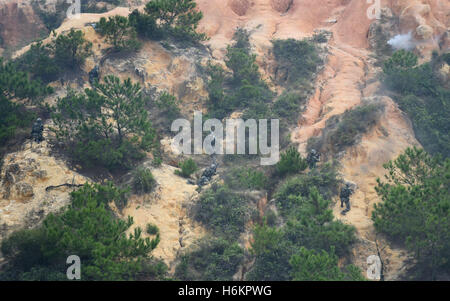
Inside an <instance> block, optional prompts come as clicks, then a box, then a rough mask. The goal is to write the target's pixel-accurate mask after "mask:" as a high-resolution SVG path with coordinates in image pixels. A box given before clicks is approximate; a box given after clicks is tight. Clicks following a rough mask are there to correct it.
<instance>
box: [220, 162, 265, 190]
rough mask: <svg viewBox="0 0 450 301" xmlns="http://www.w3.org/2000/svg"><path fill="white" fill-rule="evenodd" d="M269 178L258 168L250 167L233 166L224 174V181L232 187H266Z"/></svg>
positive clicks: (260, 188)
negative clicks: (228, 172)
mask: <svg viewBox="0 0 450 301" xmlns="http://www.w3.org/2000/svg"><path fill="white" fill-rule="evenodd" d="M268 182H269V179H268V178H267V176H266V175H265V174H264V173H263V172H261V171H258V170H254V169H252V168H243V167H242V168H234V169H232V170H231V172H230V174H228V175H226V176H225V183H226V184H227V185H228V186H229V187H230V188H232V189H258V190H262V189H264V188H266V186H267V184H268Z"/></svg>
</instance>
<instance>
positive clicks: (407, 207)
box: [372, 148, 450, 280]
mask: <svg viewBox="0 0 450 301" xmlns="http://www.w3.org/2000/svg"><path fill="white" fill-rule="evenodd" d="M384 168H385V169H386V177H385V181H381V180H380V179H378V180H377V186H376V187H375V190H376V191H377V194H378V195H379V196H380V197H381V199H382V200H383V202H381V203H379V204H376V205H375V206H374V208H375V209H374V211H373V213H372V220H373V221H374V225H375V228H376V229H377V231H380V232H382V233H385V234H387V235H388V237H389V238H391V239H393V240H394V241H396V242H401V243H402V244H404V245H405V246H406V248H407V249H408V250H409V251H410V252H411V253H412V254H414V258H415V260H416V262H417V269H418V272H419V274H418V275H415V276H416V277H417V279H421V280H423V279H427V280H436V279H437V277H438V275H439V272H440V271H442V272H444V274H445V273H446V271H448V269H449V268H450V262H449V260H448V259H449V258H450V257H449V256H450V252H449V250H450V245H449V244H450V219H449V216H450V215H449V211H450V197H449V195H450V194H449V190H450V182H449V179H450V159H449V158H447V159H445V160H443V159H442V158H441V157H439V156H436V157H432V156H430V155H429V154H427V153H426V152H425V151H424V150H421V149H417V148H413V149H411V148H408V149H407V150H406V151H405V152H404V153H403V154H401V155H400V156H399V157H398V158H397V159H395V160H394V161H389V162H388V163H387V164H385V165H384ZM413 277H414V276H413Z"/></svg>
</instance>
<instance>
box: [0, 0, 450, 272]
mask: <svg viewBox="0 0 450 301" xmlns="http://www.w3.org/2000/svg"><path fill="white" fill-rule="evenodd" d="M196 2H197V4H198V8H199V9H200V10H201V11H202V12H203V19H202V20H201V22H200V24H199V28H198V30H199V31H200V32H204V33H206V35H207V36H208V37H209V40H207V41H204V42H202V45H199V46H193V47H187V48H183V47H181V46H180V45H178V44H177V43H174V42H172V41H164V42H161V41H144V42H143V44H142V47H141V48H140V49H139V50H138V51H137V52H136V53H134V54H132V55H126V56H105V51H106V49H107V48H108V47H109V46H110V45H108V44H107V43H105V41H104V40H103V39H102V37H101V36H100V35H99V34H98V32H96V31H95V29H94V28H93V27H92V26H91V25H90V24H91V23H94V22H98V21H99V20H100V18H101V17H108V16H114V15H122V16H127V15H128V14H129V13H130V12H131V11H132V10H133V9H134V8H139V9H142V4H143V3H140V1H139V2H138V1H128V2H127V3H128V7H114V6H113V5H112V4H108V3H104V4H97V7H98V8H99V10H98V12H95V13H83V14H82V15H81V18H79V19H70V20H68V19H66V20H64V21H63V22H62V24H61V25H58V27H57V28H55V32H56V33H58V34H60V33H65V32H67V31H68V30H70V29H71V28H75V29H80V30H82V31H83V32H84V34H85V37H86V39H87V40H88V41H90V42H92V45H93V47H92V49H93V55H92V56H90V57H88V58H87V60H86V64H85V65H84V66H83V68H82V71H81V72H80V73H79V74H77V75H76V76H75V77H73V76H72V77H67V78H65V83H64V85H62V83H61V82H60V81H55V82H53V83H51V84H50V85H51V86H52V87H54V90H55V93H54V94H52V95H50V96H49V97H47V98H46V99H45V103H48V104H50V105H52V104H54V103H55V101H56V100H57V97H62V96H63V95H65V93H66V89H67V87H71V88H72V89H74V90H76V91H82V90H83V89H84V88H88V87H90V85H89V81H88V80H89V75H88V74H89V72H90V71H91V70H92V69H93V68H94V67H95V66H100V73H101V75H108V74H114V75H116V76H118V77H119V78H121V79H126V78H131V79H132V80H133V81H134V82H139V83H140V84H141V86H142V87H143V90H144V92H145V94H146V95H148V96H149V97H157V96H159V95H160V94H161V93H163V92H164V91H168V92H170V93H171V94H173V95H175V96H176V98H178V99H180V101H181V105H180V109H181V114H182V115H183V116H187V117H188V118H191V117H192V115H193V112H194V111H199V110H200V111H203V112H204V113H206V112H207V111H208V105H207V100H208V78H207V75H206V74H205V69H206V68H207V66H208V63H210V62H214V63H217V64H219V65H222V66H225V63H224V61H225V60H226V53H227V46H228V45H230V44H232V43H233V36H234V34H235V31H236V29H237V28H242V29H245V30H246V31H247V32H248V33H249V41H250V46H251V51H252V53H254V54H256V63H257V64H258V66H259V69H260V72H261V74H262V77H263V79H264V80H265V81H266V82H267V83H268V86H269V88H270V90H271V91H272V92H273V93H274V94H275V95H281V94H282V93H283V92H284V91H285V90H286V89H287V88H286V86H285V85H283V84H281V83H280V82H279V81H277V74H276V72H277V61H276V59H275V57H274V52H273V43H272V41H274V40H285V39H291V38H292V39H298V40H301V39H305V38H311V37H312V36H314V35H317V34H321V33H322V34H325V35H326V36H327V38H326V40H325V41H323V42H322V43H319V44H320V45H319V46H320V47H321V49H322V51H323V53H322V58H323V61H324V62H323V66H321V68H320V69H319V71H318V72H317V74H315V75H314V76H315V82H314V85H313V88H312V89H310V90H309V91H307V93H308V99H307V100H306V102H305V103H304V104H303V106H302V109H303V110H301V113H299V116H296V118H293V120H289V122H290V124H291V126H289V129H288V134H289V137H290V140H291V141H288V142H287V143H291V144H293V145H296V147H297V148H298V151H299V152H300V154H301V155H302V156H305V157H306V156H307V153H308V151H309V149H310V147H309V146H308V145H309V143H311V141H312V139H322V140H321V141H325V142H326V141H328V140H327V139H328V138H327V137H328V136H327V135H328V134H329V133H330V132H332V130H333V129H332V128H330V123H331V121H333V120H336V118H340V116H342V115H343V114H344V113H345V112H347V111H349V110H352V109H355V108H357V107H358V106H360V105H362V104H377V105H380V106H382V107H383V109H382V110H380V115H379V116H378V117H377V118H376V120H375V122H374V124H373V125H372V126H371V127H370V128H369V130H368V131H367V132H365V133H362V134H361V135H360V136H358V139H357V140H356V143H354V144H353V145H351V146H350V147H347V148H345V149H337V148H336V147H335V146H333V145H327V144H326V143H325V145H324V146H323V147H322V148H321V149H320V151H321V152H322V153H323V157H324V158H325V157H327V156H328V158H330V159H331V158H332V159H334V160H335V161H337V162H338V163H339V166H340V168H339V174H340V177H341V178H342V179H343V180H345V181H350V182H352V183H354V184H355V185H356V187H357V189H356V192H355V194H354V195H353V196H352V199H351V202H352V210H351V211H350V212H349V213H348V214H347V215H345V216H343V215H341V214H340V211H341V208H340V206H339V201H338V197H337V195H336V196H334V199H333V202H332V210H333V213H334V216H335V218H336V219H337V220H340V221H341V222H342V223H344V224H346V225H352V226H354V227H355V228H356V236H357V241H356V243H355V244H354V245H353V247H352V254H350V255H349V256H348V260H349V261H350V262H351V263H353V264H354V265H356V266H358V267H359V268H361V270H362V271H366V270H367V258H368V257H369V256H370V255H374V254H380V256H381V258H382V259H383V261H384V265H385V271H384V277H385V279H386V280H398V279H402V277H404V276H405V273H406V272H407V271H408V268H410V267H411V266H412V261H411V254H409V253H408V252H407V251H406V250H405V249H404V248H402V247H398V246H394V245H391V243H390V242H389V241H388V240H386V238H385V237H383V236H382V235H381V236H380V235H377V233H376V231H375V228H374V226H373V222H372V219H371V216H372V211H373V208H374V204H377V203H379V202H380V198H379V197H378V195H377V193H376V191H375V186H376V179H377V178H380V177H382V176H383V175H384V173H385V169H384V168H383V164H384V163H386V162H388V161H389V160H392V159H395V158H396V157H397V156H398V155H400V154H401V153H402V152H403V151H404V150H405V149H406V148H408V147H412V146H420V143H419V141H418V140H417V139H416V137H415V132H414V128H413V126H412V124H411V121H410V119H409V118H408V116H407V115H406V114H405V113H404V112H402V111H401V110H400V108H399V106H398V105H397V103H396V102H395V101H394V100H393V99H392V98H391V95H390V94H389V93H387V92H386V90H385V88H384V87H383V85H382V84H381V82H380V73H381V72H382V70H381V67H380V63H379V62H380V58H381V57H382V56H383V54H382V53H380V49H379V47H378V45H380V44H379V43H384V44H385V45H386V43H387V41H388V40H389V39H391V38H393V37H395V36H397V35H402V34H409V33H411V35H410V36H411V38H410V40H409V41H408V42H409V43H413V44H414V52H415V53H416V54H417V55H418V56H419V61H420V62H425V61H429V60H430V59H431V58H432V55H433V51H434V52H437V53H439V54H443V53H446V52H448V51H449V47H450V31H449V30H450V18H449V14H450V3H449V2H448V1H445V0H383V1H381V2H382V10H381V11H380V18H381V19H379V20H377V19H371V18H369V17H368V15H367V14H368V8H369V6H370V5H369V4H366V1H361V0H328V1H321V0H316V1H309V0H253V1H252V0H197V1H196ZM55 7H56V6H54V7H53V8H50V7H49V6H39V7H38V6H35V5H33V4H30V3H29V1H17V0H3V1H0V15H1V18H0V47H2V48H3V50H2V49H0V54H1V53H2V52H1V51H4V52H3V53H5V54H6V53H7V52H9V53H11V54H12V57H16V58H17V57H20V56H21V55H22V54H24V53H25V52H26V51H27V50H28V49H29V48H30V45H29V44H30V42H31V41H34V40H37V39H39V38H43V37H46V36H47V35H48V33H49V28H48V24H46V22H47V21H46V20H45V19H43V13H50V12H52V10H54V9H55ZM102 9H104V10H107V11H106V12H101V11H102ZM52 29H53V28H52ZM50 40H51V37H48V38H46V39H44V43H48V42H49V41H50ZM380 41H381V42H380ZM12 50H15V51H14V52H13V51H12ZM449 72H450V71H449V68H448V65H443V66H442V69H441V73H442V77H443V82H446V81H448V78H449V76H450V75H449V74H450V73H449ZM278 76H279V75H278ZM158 114H159V112H158V111H157V110H156V111H152V112H150V115H151V117H152V121H153V122H154V123H155V124H157V125H158V124H160V123H159V122H162V121H161V120H160V119H161V118H160V116H159V115H158ZM45 126H46V128H49V127H51V126H52V122H51V120H47V121H46V124H45ZM49 135H51V134H50V133H49V134H46V136H45V138H49V139H50V138H51V137H50V136H49ZM160 139H161V145H162V147H161V149H162V150H161V152H162V158H163V164H162V165H161V166H159V167H155V166H153V165H152V164H151V161H152V159H153V158H154V155H153V154H146V158H145V159H144V160H143V161H142V162H141V163H140V166H141V167H149V168H150V169H151V170H152V173H153V175H154V177H155V180H156V182H157V189H156V190H155V191H153V192H151V193H147V194H144V195H137V194H136V195H134V194H133V195H132V196H130V198H129V201H128V204H127V206H126V207H125V208H123V210H118V212H119V211H120V212H119V213H118V215H120V216H122V217H126V216H132V217H133V218H134V222H135V226H140V227H141V228H145V227H146V225H147V224H148V223H153V224H155V225H157V226H158V228H159V231H160V235H161V242H160V244H159V246H158V247H157V248H156V249H155V251H154V252H153V255H154V256H155V257H157V258H161V259H162V260H163V261H164V262H165V263H166V264H167V265H168V266H169V270H170V271H171V273H174V272H175V266H176V265H177V264H178V263H179V261H180V256H181V255H182V254H184V253H183V252H185V251H186V250H190V248H191V247H192V246H193V245H195V244H196V243H198V241H199V240H200V239H201V238H202V237H206V236H208V235H209V234H211V233H209V232H210V230H208V229H207V227H205V226H204V225H202V224H201V223H199V222H198V221H197V220H195V218H194V217H193V216H192V214H191V211H190V209H191V208H192V207H193V206H195V204H196V201H197V200H198V199H199V198H200V196H199V190H198V189H197V188H198V187H197V186H196V185H192V183H189V182H187V181H186V179H183V178H181V177H179V176H177V175H176V174H175V173H174V171H175V170H176V169H177V167H178V163H179V162H180V161H181V157H179V156H177V155H175V154H173V153H172V151H171V149H170V146H169V143H170V139H171V137H170V133H169V130H167V131H166V132H163V131H161V132H160ZM54 147H55V146H54V145H50V144H48V143H47V142H44V143H42V144H40V145H35V144H32V143H30V142H29V141H27V142H26V143H24V144H23V146H22V147H21V148H20V149H19V150H17V151H14V152H10V153H8V154H7V155H6V156H5V158H4V164H3V166H2V168H1V173H0V178H1V181H0V240H1V239H3V238H5V237H7V236H8V235H9V234H10V233H12V232H13V231H14V230H17V229H20V228H31V227H34V226H35V225H37V224H39V222H40V221H41V220H42V219H43V218H44V217H45V216H46V215H47V214H48V213H50V212H57V211H58V210H59V209H60V208H62V207H63V206H65V205H67V203H68V202H69V192H70V191H72V190H74V189H75V188H74V187H70V186H69V187H68V186H62V187H56V186H58V185H62V184H72V185H78V184H82V183H84V182H96V181H99V179H100V178H103V179H115V178H114V177H115V175H114V174H108V173H104V174H102V175H101V176H99V175H98V174H95V172H93V171H92V170H90V171H86V170H83V169H82V168H79V167H78V166H76V165H73V164H71V162H68V161H66V158H65V157H64V156H62V155H61V154H60V153H59V152H58V151H57V150H56V149H55V148H54ZM197 163H198V164H199V166H200V167H201V168H205V167H207V166H208V165H209V164H210V160H209V159H208V158H204V157H203V158H202V159H199V160H198V161H197ZM226 172H227V169H226V168H225V166H222V165H221V166H220V168H219V175H220V174H221V173H226ZM196 176H199V175H198V174H197V175H196ZM124 178H127V176H124ZM115 180H117V179H115ZM122 180H123V178H121V179H120V180H119V182H120V181H122ZM269 180H270V179H269ZM221 181H222V180H221V179H219V177H218V178H217V182H219V183H220V182H221ZM269 193H271V192H269ZM258 198H259V199H258ZM253 206H254V208H255V210H259V211H260V212H261V215H264V213H265V212H268V209H270V208H273V202H272V203H271V202H270V200H269V202H267V199H266V198H265V196H263V197H261V196H258V197H257V199H256V200H255V202H254V203H253ZM252 227H253V222H248V223H247V225H246V226H245V228H246V230H245V231H244V232H243V233H242V234H241V236H240V237H239V243H240V245H241V246H244V248H245V249H246V252H247V251H248V248H249V245H250V244H251V241H252V234H251V229H252ZM144 236H145V237H152V235H150V234H144ZM380 246H381V248H380ZM380 250H381V251H380ZM247 255H248V254H247ZM248 258H249V257H248ZM252 264H253V263H252V262H251V260H249V261H248V262H245V263H244V264H242V266H241V267H240V269H239V271H240V273H241V275H239V273H238V274H236V275H235V276H234V278H235V279H241V278H242V277H243V276H242V275H244V274H245V272H246V270H248V269H251V267H252ZM241 276H242V277H241Z"/></svg>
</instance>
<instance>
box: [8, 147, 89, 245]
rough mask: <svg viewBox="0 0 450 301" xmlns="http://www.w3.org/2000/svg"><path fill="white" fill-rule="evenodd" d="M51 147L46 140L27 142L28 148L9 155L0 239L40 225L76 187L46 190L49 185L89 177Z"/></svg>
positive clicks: (76, 182)
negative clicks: (74, 167) (63, 160)
mask: <svg viewBox="0 0 450 301" xmlns="http://www.w3.org/2000/svg"><path fill="white" fill-rule="evenodd" d="M49 151H50V149H49V148H48V145H47V143H46V142H42V143H41V144H36V143H33V144H31V143H26V144H25V145H24V150H21V151H17V152H15V153H10V154H8V155H6V156H5V158H4V166H3V168H2V170H1V173H0V227H1V229H2V230H1V231H0V241H1V240H2V239H3V238H4V237H5V236H6V235H8V234H9V233H11V232H12V231H14V230H17V229H20V228H23V227H26V228H28V227H34V226H36V225H37V224H38V223H39V222H40V221H41V220H42V218H43V217H45V216H46V215H47V214H48V213H50V212H57V211H58V210H59V209H60V208H61V207H63V206H65V205H67V204H68V202H69V193H70V191H72V189H70V188H65V187H62V188H58V189H54V190H50V191H46V188H47V187H49V186H57V185H60V184H65V183H68V184H84V183H85V182H87V181H88V179H87V178H85V177H83V176H81V175H79V174H78V173H76V172H74V171H72V170H70V169H69V168H68V167H67V165H66V164H65V163H64V162H62V161H60V160H57V159H55V158H54V157H52V156H51V155H50V154H49Z"/></svg>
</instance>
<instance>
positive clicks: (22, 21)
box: [0, 0, 47, 48]
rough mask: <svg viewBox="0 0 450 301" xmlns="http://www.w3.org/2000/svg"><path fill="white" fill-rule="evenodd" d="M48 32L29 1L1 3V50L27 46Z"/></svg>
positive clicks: (13, 0)
mask: <svg viewBox="0 0 450 301" xmlns="http://www.w3.org/2000/svg"><path fill="white" fill-rule="evenodd" d="M46 32H47V29H46V27H45V26H44V24H43V23H42V21H41V19H40V18H39V16H38V15H37V14H36V12H35V11H34V10H33V7H32V6H31V4H30V3H29V1H25V0H6V1H0V48H10V47H12V48H15V47H20V46H23V45H26V44H28V43H29V42H30V41H32V40H35V39H37V38H39V37H41V36H42V34H45V33H46Z"/></svg>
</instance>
